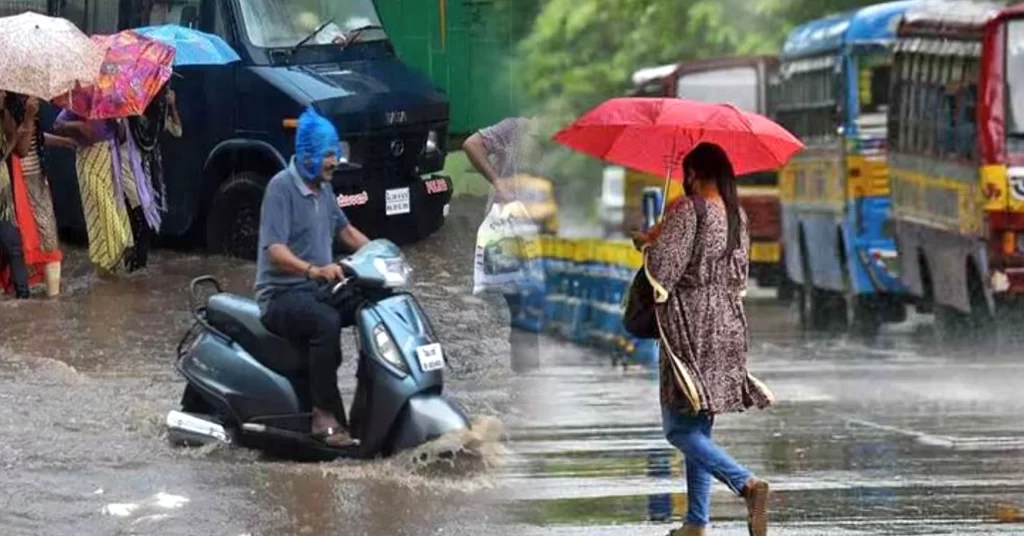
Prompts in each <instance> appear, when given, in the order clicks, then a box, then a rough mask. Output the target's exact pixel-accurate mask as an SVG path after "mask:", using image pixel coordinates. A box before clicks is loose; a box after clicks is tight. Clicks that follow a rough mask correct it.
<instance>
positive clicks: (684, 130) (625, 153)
mask: <svg viewBox="0 0 1024 536" xmlns="http://www.w3.org/2000/svg"><path fill="white" fill-rule="evenodd" d="M554 140H555V141H557V142H558V143H561V144H562V145H565V146H567V147H569V148H571V149H574V150H577V151H580V152H582V153H586V154H589V155H591V156H594V157H597V158H600V159H602V160H606V161H608V162H611V163H613V164H618V165H621V166H625V167H628V168H631V169H637V170H640V171H646V172H648V173H653V174H656V175H660V174H662V173H665V174H666V176H671V177H674V178H682V170H681V169H680V166H679V164H680V163H681V161H682V157H683V156H685V155H686V153H688V152H690V150H691V149H693V148H694V147H696V146H697V144H699V143H701V142H710V143H714V144H716V145H718V146H720V147H721V148H722V149H723V150H724V151H725V153H726V154H727V155H728V156H729V160H730V161H731V162H732V166H733V171H734V172H735V173H736V174H737V175H745V174H747V173H753V172H755V171H766V170H772V169H778V168H779V167H781V166H782V165H783V164H785V163H786V162H787V161H788V160H789V159H790V157H792V156H793V155H794V154H795V153H796V152H798V151H800V150H801V149H803V148H804V144H803V143H801V142H800V140H798V139H796V137H794V136H793V135H792V134H790V133H789V131H787V130H786V129H784V128H782V127H781V126H779V125H778V124H777V123H775V122H774V121H772V120H770V119H768V118H766V117H764V116H763V115H759V114H755V113H751V112H744V111H742V110H740V109H739V108H736V107H735V106H733V105H731V104H719V103H707V102H697V101H691V100H686V99H646V98H617V99H611V100H608V101H605V102H604V103H603V104H601V105H600V106H598V107H597V108H594V109H593V110H591V111H589V112H587V113H586V114H584V115H583V116H582V117H580V118H579V119H577V120H576V122H574V123H573V124H571V125H569V126H568V127H566V128H564V129H563V130H562V131H560V132H559V133H557V134H555V136H554Z"/></svg>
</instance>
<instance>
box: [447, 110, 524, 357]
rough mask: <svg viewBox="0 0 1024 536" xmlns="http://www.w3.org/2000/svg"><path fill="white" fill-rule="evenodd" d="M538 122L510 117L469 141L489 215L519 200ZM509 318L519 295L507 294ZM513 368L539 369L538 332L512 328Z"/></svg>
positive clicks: (467, 148)
mask: <svg viewBox="0 0 1024 536" xmlns="http://www.w3.org/2000/svg"><path fill="white" fill-rule="evenodd" d="M537 137H538V120H537V118H536V117H529V118H527V117H510V118H508V119H504V120H502V121H500V122H499V123H497V124H495V125H492V126H490V127H487V128H484V129H482V130H480V131H479V132H477V133H475V134H473V135H472V136H470V137H469V138H467V139H466V142H465V143H464V144H463V145H462V149H463V150H464V151H465V152H466V157H467V158H468V159H469V162H470V164H472V165H473V167H474V168H475V169H476V170H477V172H479V173H480V174H481V175H483V176H484V179H486V180H487V182H489V183H491V192H490V195H489V199H488V200H487V211H486V212H485V213H487V212H490V210H491V205H493V204H494V203H509V202H512V201H516V200H517V199H518V197H519V196H518V192H517V191H516V185H515V179H514V177H515V176H516V175H517V174H519V173H524V172H525V171H527V169H526V168H527V167H528V163H529V162H530V161H531V159H533V158H536V156H537V154H536V153H537V151H536V149H537ZM504 297H505V302H506V303H507V304H508V308H509V313H510V315H515V314H516V312H517V311H518V310H519V307H520V306H521V304H520V296H519V294H504ZM509 346H511V348H512V369H513V370H515V371H517V372H522V371H526V370H530V369H535V368H537V367H538V366H540V337H539V336H538V335H537V334H536V333H531V332H529V331H525V330H520V329H516V328H515V327H510V331H509Z"/></svg>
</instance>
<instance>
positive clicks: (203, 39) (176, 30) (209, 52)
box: [135, 24, 241, 66]
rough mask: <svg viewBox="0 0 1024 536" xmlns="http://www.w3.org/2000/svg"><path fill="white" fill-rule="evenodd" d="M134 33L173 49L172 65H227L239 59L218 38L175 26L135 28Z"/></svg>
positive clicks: (229, 47) (228, 46)
mask: <svg viewBox="0 0 1024 536" xmlns="http://www.w3.org/2000/svg"><path fill="white" fill-rule="evenodd" d="M135 31H136V32H138V33H140V34H142V35H144V36H146V37H149V38H151V39H155V40H157V41H160V42H161V43H165V44H168V45H170V46H172V47H174V51H175V52H174V65H177V66H181V65H227V64H229V63H232V62H236V61H240V60H241V58H239V57H238V54H237V53H235V51H234V50H233V49H232V48H231V46H230V45H228V44H227V43H225V42H224V40H223V39H221V38H220V37H219V36H216V35H213V34H208V33H206V32H200V31H199V30H193V29H191V28H186V27H184V26H179V25H177V24H165V25H163V26H147V27H145V28H136V29H135Z"/></svg>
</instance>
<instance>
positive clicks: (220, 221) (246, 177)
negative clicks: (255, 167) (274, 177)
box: [206, 171, 266, 260]
mask: <svg viewBox="0 0 1024 536" xmlns="http://www.w3.org/2000/svg"><path fill="white" fill-rule="evenodd" d="M265 183H266V180H265V179H264V177H263V176H262V175H260V174H259V173H256V172H254V171H243V172H240V173H236V174H234V175H232V176H231V177H229V178H228V180H226V181H224V184H221V186H220V188H218V189H217V194H216V195H215V196H214V198H213V203H212V204H211V206H210V213H209V216H207V220H206V246H207V248H209V250H210V251H211V252H213V253H220V254H224V255H228V256H231V257H237V258H240V259H247V260H255V259H256V242H257V239H258V236H259V229H260V205H261V204H262V203H263V190H264V186H263V185H264V184H265Z"/></svg>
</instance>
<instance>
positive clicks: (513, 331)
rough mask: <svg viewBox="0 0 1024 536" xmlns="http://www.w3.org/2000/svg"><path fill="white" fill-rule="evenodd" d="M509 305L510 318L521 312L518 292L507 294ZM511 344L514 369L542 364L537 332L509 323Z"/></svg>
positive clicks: (530, 367) (535, 366)
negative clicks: (518, 327)
mask: <svg viewBox="0 0 1024 536" xmlns="http://www.w3.org/2000/svg"><path fill="white" fill-rule="evenodd" d="M505 302H506V303H508V306H509V318H510V319H512V318H514V317H515V315H517V314H518V312H519V307H521V306H522V305H521V299H520V297H519V295H518V294H505ZM509 346H510V349H511V352H512V370H514V371H516V372H523V371H527V370H530V369H536V368H538V367H540V366H541V337H540V335H539V334H537V333H532V332H529V331H525V330H521V329H517V328H516V327H515V326H513V325H509Z"/></svg>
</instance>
